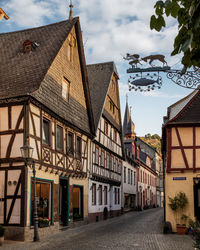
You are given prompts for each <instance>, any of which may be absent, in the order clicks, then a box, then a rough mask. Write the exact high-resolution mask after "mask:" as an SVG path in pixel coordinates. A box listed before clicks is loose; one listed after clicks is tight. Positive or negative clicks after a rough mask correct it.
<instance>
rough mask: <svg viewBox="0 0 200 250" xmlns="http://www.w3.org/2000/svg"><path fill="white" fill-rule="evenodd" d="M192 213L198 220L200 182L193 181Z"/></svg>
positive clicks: (199, 218) (199, 213)
mask: <svg viewBox="0 0 200 250" xmlns="http://www.w3.org/2000/svg"><path fill="white" fill-rule="evenodd" d="M194 215H195V217H196V219H197V220H198V221H199V222H200V182H198V184H195V183H194Z"/></svg>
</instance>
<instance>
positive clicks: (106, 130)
mask: <svg viewBox="0 0 200 250" xmlns="http://www.w3.org/2000/svg"><path fill="white" fill-rule="evenodd" d="M104 133H105V135H108V123H107V121H105V122H104Z"/></svg>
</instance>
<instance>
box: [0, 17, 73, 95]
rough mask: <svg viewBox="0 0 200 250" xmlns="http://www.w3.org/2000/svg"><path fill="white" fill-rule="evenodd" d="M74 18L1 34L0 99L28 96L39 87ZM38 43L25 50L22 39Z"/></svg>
mask: <svg viewBox="0 0 200 250" xmlns="http://www.w3.org/2000/svg"><path fill="white" fill-rule="evenodd" d="M77 21H78V19H77V18H74V19H73V20H67V21H63V22H59V23H54V24H50V25H47V26H42V27H38V28H33V29H28V30H22V31H17V32H10V33H3V34H0V40H1V43H0V58H1V63H0V75H1V77H0V88H1V92H0V99H4V98H10V97H15V96H23V95H27V94H29V93H31V92H33V91H35V90H37V89H38V88H39V86H40V83H41V81H42V79H43V78H44V76H45V74H46V72H47V70H48V68H49V66H50V64H51V62H52V61H53V59H54V58H55V56H56V54H57V53H58V51H59V49H60V47H61V46H62V43H63V41H64V40H65V39H66V36H67V34H68V32H70V30H71V28H72V27H73V25H74V24H75V23H76V22H77ZM27 40H29V41H31V42H33V43H35V44H37V46H36V47H35V48H34V49H33V50H32V51H30V53H24V48H23V45H24V42H25V41H27Z"/></svg>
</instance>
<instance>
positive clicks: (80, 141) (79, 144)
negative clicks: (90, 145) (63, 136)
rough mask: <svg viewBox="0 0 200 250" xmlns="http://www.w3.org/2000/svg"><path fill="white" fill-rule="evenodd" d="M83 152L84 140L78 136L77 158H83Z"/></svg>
mask: <svg viewBox="0 0 200 250" xmlns="http://www.w3.org/2000/svg"><path fill="white" fill-rule="evenodd" d="M81 154H82V140H81V137H79V136H77V138H76V158H77V159H81Z"/></svg>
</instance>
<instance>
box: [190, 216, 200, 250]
mask: <svg viewBox="0 0 200 250" xmlns="http://www.w3.org/2000/svg"><path fill="white" fill-rule="evenodd" d="M188 233H189V234H190V235H192V237H193V239H194V247H195V249H200V222H199V221H193V220H191V219H190V220H189V228H188Z"/></svg>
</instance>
